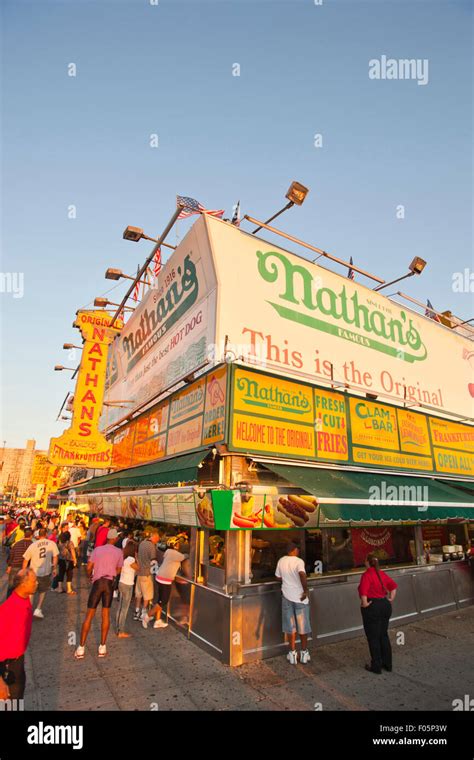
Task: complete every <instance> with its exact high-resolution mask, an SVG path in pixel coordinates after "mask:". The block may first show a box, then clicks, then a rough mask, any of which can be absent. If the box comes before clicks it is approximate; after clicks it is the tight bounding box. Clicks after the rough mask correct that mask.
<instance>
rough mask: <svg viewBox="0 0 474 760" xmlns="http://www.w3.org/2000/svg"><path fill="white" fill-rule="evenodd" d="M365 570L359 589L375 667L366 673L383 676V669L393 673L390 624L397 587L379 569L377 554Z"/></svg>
mask: <svg viewBox="0 0 474 760" xmlns="http://www.w3.org/2000/svg"><path fill="white" fill-rule="evenodd" d="M365 566H366V568H367V570H366V571H365V573H364V574H363V576H362V578H361V579H360V583H359V589H358V590H359V596H360V607H361V613H362V621H363V624H364V631H365V635H366V636H367V642H368V644H369V651H370V657H371V663H370V665H366V666H365V669H366V670H368V671H369V672H370V673H377V674H378V675H380V674H381V673H382V668H384V669H385V670H388V671H389V672H391V670H392V647H391V644H390V638H389V636H388V624H389V621H390V617H391V615H392V602H393V600H394V599H395V595H396V593H397V591H396V590H397V584H396V583H395V581H394V580H392V578H390V576H389V575H387V573H384V572H383V571H382V570H380V569H379V561H378V559H377V557H376V555H375V554H373V553H372V554H368V555H367V558H366V560H365Z"/></svg>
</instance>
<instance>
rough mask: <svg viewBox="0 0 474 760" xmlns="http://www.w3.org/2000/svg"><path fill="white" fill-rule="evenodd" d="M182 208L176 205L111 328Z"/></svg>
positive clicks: (124, 299) (114, 317)
mask: <svg viewBox="0 0 474 760" xmlns="http://www.w3.org/2000/svg"><path fill="white" fill-rule="evenodd" d="M183 208H184V206H182V205H178V206H177V207H176V211H175V212H174V214H173V216H172V217H171V219H170V220H169V222H168V224H167V225H166V227H165V229H164V230H163V232H162V233H161V235H160V237H159V238H158V240H157V241H156V243H155V245H154V247H153V250H152V252H151V253H150V255H149V256H148V257H147V259H146V261H145V263H144V264H143V266H142V267H141V269H140V270H139V272H138V274H137V276H136V278H135V279H134V280H133V282H132V283H131V285H130V287H129V288H128V290H127V292H126V293H125V295H124V297H123V298H122V300H121V302H120V304H119V305H118V307H117V311H116V312H115V314H114V316H113V317H112V322H111V323H110V326H111V327H112V326H113V325H114V323H115V321H116V319H117V317H118V315H119V314H120V312H121V310H122V309H123V307H124V306H125V304H126V303H127V301H128V299H129V298H130V295H131V293H133V290H134V288H135V284H136V283H137V282H138V280H140V279H141V277H142V275H143V274H144V273H145V272H146V270H147V269H148V265H149V264H150V262H151V261H152V259H153V257H154V255H155V253H156V251H157V250H158V248H160V246H161V245H162V243H163V241H164V240H165V238H166V237H167V236H168V234H169V232H170V230H171V229H172V228H173V225H174V223H175V222H176V220H177V218H178V216H179V214H180V213H181V211H182V209H183Z"/></svg>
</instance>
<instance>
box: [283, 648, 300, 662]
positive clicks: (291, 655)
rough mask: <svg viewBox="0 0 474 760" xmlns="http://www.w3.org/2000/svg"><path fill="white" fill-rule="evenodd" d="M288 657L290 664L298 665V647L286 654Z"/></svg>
mask: <svg viewBox="0 0 474 760" xmlns="http://www.w3.org/2000/svg"><path fill="white" fill-rule="evenodd" d="M286 659H287V660H288V662H289V663H290V665H296V664H297V662H298V654H297V652H296V649H291V650H290V651H289V652H288V654H287V655H286Z"/></svg>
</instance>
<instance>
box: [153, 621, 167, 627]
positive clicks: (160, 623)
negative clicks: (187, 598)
mask: <svg viewBox="0 0 474 760" xmlns="http://www.w3.org/2000/svg"><path fill="white" fill-rule="evenodd" d="M153 628H168V623H165V622H164V621H163V620H160V619H158V620H155V623H154V625H153Z"/></svg>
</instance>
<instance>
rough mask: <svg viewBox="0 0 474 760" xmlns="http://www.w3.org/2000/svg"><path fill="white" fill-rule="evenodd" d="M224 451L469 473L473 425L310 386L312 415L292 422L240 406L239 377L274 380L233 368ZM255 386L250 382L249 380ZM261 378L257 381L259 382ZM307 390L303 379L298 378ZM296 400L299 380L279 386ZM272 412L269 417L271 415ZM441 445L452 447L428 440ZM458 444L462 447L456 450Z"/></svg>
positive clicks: (473, 466) (263, 384)
mask: <svg viewBox="0 0 474 760" xmlns="http://www.w3.org/2000/svg"><path fill="white" fill-rule="evenodd" d="M233 373H234V374H233V381H232V384H233V401H232V415H231V425H230V441H229V448H230V449H231V450H233V451H241V452H246V453H250V454H251V453H260V454H269V455H277V456H278V457H281V458H285V457H286V458H289V459H309V460H313V461H322V462H335V461H337V462H341V463H347V464H357V465H362V466H366V467H378V468H379V467H380V468H382V469H383V468H388V469H399V470H412V471H416V472H430V473H432V472H442V473H446V474H452V475H466V476H474V428H471V427H470V426H468V425H463V424H461V423H456V422H449V421H445V420H441V419H438V418H433V417H429V416H428V415H425V414H422V413H420V412H414V411H412V410H410V409H401V408H398V407H395V406H393V405H391V404H384V403H379V402H378V401H373V400H369V399H365V398H361V397H355V396H352V395H350V394H347V393H340V392H337V391H327V390H325V389H322V388H313V391H314V404H313V419H312V420H309V421H308V422H305V423H301V424H300V425H296V424H295V423H292V424H291V425H290V424H289V423H287V422H286V420H285V418H283V419H281V420H280V419H271V418H269V417H268V416H264V412H265V414H266V412H267V410H266V408H264V409H263V411H262V413H255V412H252V413H249V412H248V413H247V414H244V413H243V412H242V411H241V410H242V407H243V402H242V383H241V382H240V380H241V378H242V376H243V375H245V378H246V384H247V386H248V387H252V388H254V389H256V388H264V389H265V388H271V387H273V385H272V384H273V383H275V384H278V378H275V377H272V379H271V381H269V380H268V377H269V376H268V375H264V374H263V373H261V372H257V371H255V370H253V371H250V370H242V369H241V368H240V367H234V368H233ZM253 378H255V383H254V384H253V385H252V386H250V381H251V380H252V379H253ZM262 378H264V379H262ZM301 385H302V388H303V392H304V394H305V395H306V393H307V388H308V386H306V384H304V383H302V384H301ZM288 386H289V387H290V389H291V395H292V398H296V399H297V398H300V396H299V394H298V393H297V389H298V383H296V382H291V383H288V382H287V383H286V387H288ZM275 416H276V414H275ZM430 435H431V440H432V442H433V444H434V443H435V440H436V441H439V442H446V445H447V446H451V447H452V448H449V449H448V448H442V447H436V446H435V445H433V447H432V443H431V441H430ZM461 447H464V450H461Z"/></svg>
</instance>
